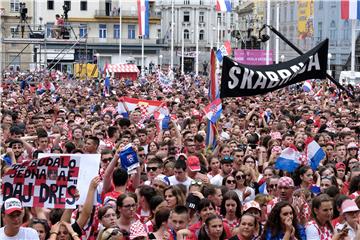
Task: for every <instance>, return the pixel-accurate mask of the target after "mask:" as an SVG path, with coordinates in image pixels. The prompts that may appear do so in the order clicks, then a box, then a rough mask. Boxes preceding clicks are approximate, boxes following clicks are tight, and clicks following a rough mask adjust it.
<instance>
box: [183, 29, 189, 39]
mask: <svg viewBox="0 0 360 240" xmlns="http://www.w3.org/2000/svg"><path fill="white" fill-rule="evenodd" d="M189 38H190V34H189V30H187V29H185V30H184V39H185V40H189Z"/></svg>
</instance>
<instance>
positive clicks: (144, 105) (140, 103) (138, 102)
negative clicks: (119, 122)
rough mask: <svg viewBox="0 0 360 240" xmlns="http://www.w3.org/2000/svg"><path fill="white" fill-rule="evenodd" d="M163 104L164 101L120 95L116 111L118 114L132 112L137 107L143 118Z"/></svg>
mask: <svg viewBox="0 0 360 240" xmlns="http://www.w3.org/2000/svg"><path fill="white" fill-rule="evenodd" d="M163 105H164V102H161V101H153V100H145V99H137V98H129V97H122V98H120V102H119V103H118V106H117V111H118V113H119V114H123V113H124V112H132V111H134V110H135V109H137V108H138V109H139V110H140V112H141V116H142V118H145V117H146V116H149V115H152V114H153V113H154V112H155V111H157V110H159V109H160V108H161V107H162V106H163Z"/></svg>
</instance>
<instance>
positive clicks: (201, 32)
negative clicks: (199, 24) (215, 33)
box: [199, 29, 205, 41]
mask: <svg viewBox="0 0 360 240" xmlns="http://www.w3.org/2000/svg"><path fill="white" fill-rule="evenodd" d="M204 35H205V32H204V30H202V29H201V30H200V32H199V40H200V41H201V40H204Z"/></svg>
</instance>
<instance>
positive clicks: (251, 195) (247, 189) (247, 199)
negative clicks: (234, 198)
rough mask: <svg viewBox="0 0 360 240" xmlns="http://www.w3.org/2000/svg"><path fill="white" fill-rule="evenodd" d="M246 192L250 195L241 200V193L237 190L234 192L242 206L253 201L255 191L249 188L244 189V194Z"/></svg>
mask: <svg viewBox="0 0 360 240" xmlns="http://www.w3.org/2000/svg"><path fill="white" fill-rule="evenodd" d="M246 191H250V195H249V196H247V197H246V198H245V199H243V192H242V191H240V190H239V189H235V190H234V192H236V194H237V195H238V197H239V199H240V202H241V203H242V204H244V203H247V202H250V201H252V200H254V199H255V190H254V189H252V188H251V187H246V189H245V192H246Z"/></svg>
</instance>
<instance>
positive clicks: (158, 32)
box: [157, 28, 161, 39]
mask: <svg viewBox="0 0 360 240" xmlns="http://www.w3.org/2000/svg"><path fill="white" fill-rule="evenodd" d="M157 38H158V39H161V29H160V28H159V29H158V30H157Z"/></svg>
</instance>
